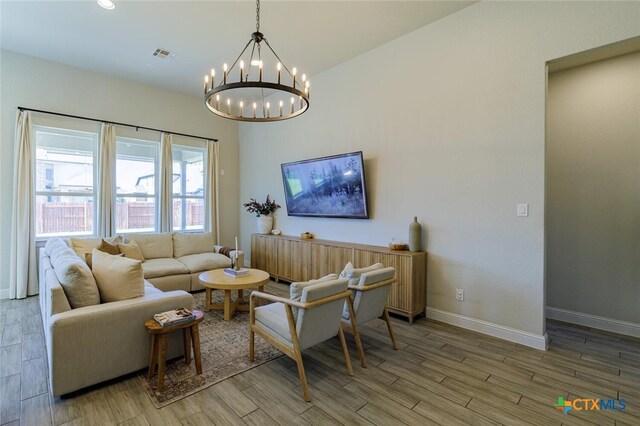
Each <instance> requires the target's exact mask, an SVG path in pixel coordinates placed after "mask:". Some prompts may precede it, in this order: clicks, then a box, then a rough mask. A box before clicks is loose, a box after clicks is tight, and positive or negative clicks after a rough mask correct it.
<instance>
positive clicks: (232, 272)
mask: <svg viewBox="0 0 640 426" xmlns="http://www.w3.org/2000/svg"><path fill="white" fill-rule="evenodd" d="M224 273H225V275H229V276H230V277H244V276H245V275H247V274H248V273H249V268H240V269H238V270H235V269H233V268H226V269H225V270H224Z"/></svg>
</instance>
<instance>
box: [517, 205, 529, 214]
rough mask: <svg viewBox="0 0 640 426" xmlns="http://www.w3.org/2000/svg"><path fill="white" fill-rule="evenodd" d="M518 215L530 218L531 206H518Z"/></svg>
mask: <svg viewBox="0 0 640 426" xmlns="http://www.w3.org/2000/svg"><path fill="white" fill-rule="evenodd" d="M516 214H517V215H518V216H520V217H527V216H529V204H518V206H517V208H516Z"/></svg>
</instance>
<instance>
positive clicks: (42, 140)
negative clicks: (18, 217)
mask: <svg viewBox="0 0 640 426" xmlns="http://www.w3.org/2000/svg"><path fill="white" fill-rule="evenodd" d="M33 130H34V133H35V142H36V163H35V181H36V202H35V209H36V211H35V218H36V219H35V226H36V237H51V236H62V235H95V223H96V209H95V205H96V190H95V187H94V182H96V181H97V179H96V172H97V170H96V167H94V165H95V164H96V162H97V160H96V158H97V146H98V135H97V134H94V133H86V132H77V131H72V130H62V129H55V128H50V127H40V126H34V127H33Z"/></svg>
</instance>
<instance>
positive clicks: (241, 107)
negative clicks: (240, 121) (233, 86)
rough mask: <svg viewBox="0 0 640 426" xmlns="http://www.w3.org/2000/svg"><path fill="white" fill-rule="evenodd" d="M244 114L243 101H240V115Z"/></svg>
mask: <svg viewBox="0 0 640 426" xmlns="http://www.w3.org/2000/svg"><path fill="white" fill-rule="evenodd" d="M243 115H244V102H242V101H240V117H242V116H243Z"/></svg>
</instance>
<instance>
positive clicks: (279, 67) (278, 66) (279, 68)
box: [276, 62, 282, 84]
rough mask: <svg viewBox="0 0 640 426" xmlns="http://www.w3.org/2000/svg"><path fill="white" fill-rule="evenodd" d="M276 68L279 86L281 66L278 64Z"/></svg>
mask: <svg viewBox="0 0 640 426" xmlns="http://www.w3.org/2000/svg"><path fill="white" fill-rule="evenodd" d="M276 68H278V84H280V70H282V64H281V63H280V62H278V65H277V66H276Z"/></svg>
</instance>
